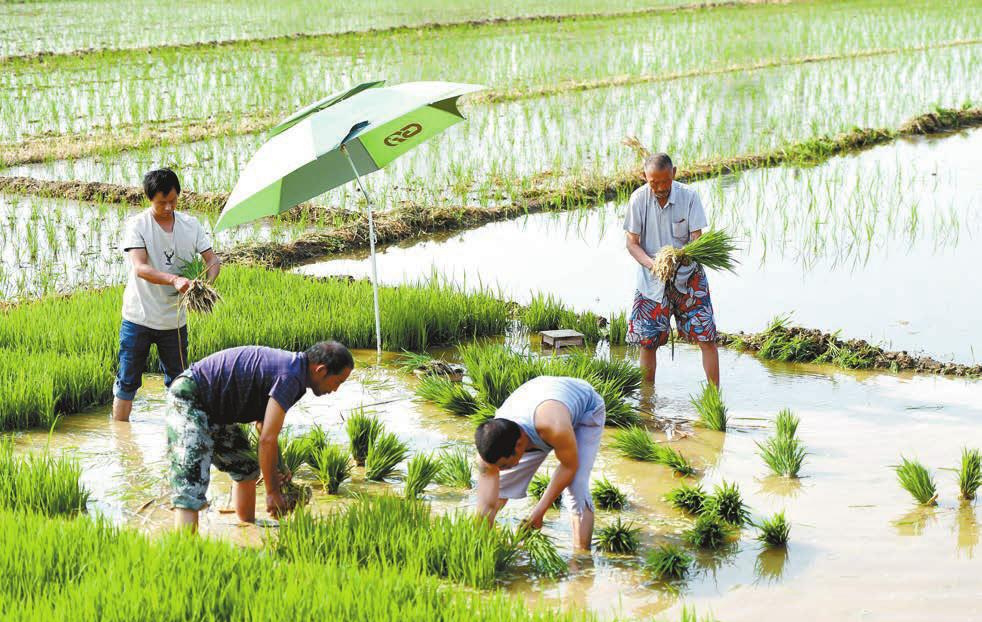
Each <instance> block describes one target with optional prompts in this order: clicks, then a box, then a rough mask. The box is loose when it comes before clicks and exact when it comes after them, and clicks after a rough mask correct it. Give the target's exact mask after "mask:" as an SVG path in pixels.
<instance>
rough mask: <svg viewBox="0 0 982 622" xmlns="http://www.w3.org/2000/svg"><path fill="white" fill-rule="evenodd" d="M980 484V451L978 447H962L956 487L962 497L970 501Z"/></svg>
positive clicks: (981, 473)
mask: <svg viewBox="0 0 982 622" xmlns="http://www.w3.org/2000/svg"><path fill="white" fill-rule="evenodd" d="M979 486H982V452H979V450H978V449H968V448H967V447H965V448H963V449H962V464H961V468H960V469H959V470H958V489H959V490H960V491H961V497H962V499H964V500H966V501H971V500H972V499H974V498H975V493H976V491H977V490H978V489H979Z"/></svg>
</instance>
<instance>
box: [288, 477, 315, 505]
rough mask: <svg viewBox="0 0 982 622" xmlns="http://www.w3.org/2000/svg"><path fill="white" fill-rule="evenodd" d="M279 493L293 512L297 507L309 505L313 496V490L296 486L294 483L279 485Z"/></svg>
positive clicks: (299, 485) (304, 485) (300, 485)
mask: <svg viewBox="0 0 982 622" xmlns="http://www.w3.org/2000/svg"><path fill="white" fill-rule="evenodd" d="M280 493H281V494H282V495H283V498H284V499H285V500H286V504H287V507H288V508H290V510H294V509H296V508H298V507H301V506H304V505H307V504H308V503H310V499H311V497H313V496H314V490H313V489H312V488H311V487H310V486H307V485H306V484H298V483H296V482H294V481H289V482H284V483H283V484H281V485H280Z"/></svg>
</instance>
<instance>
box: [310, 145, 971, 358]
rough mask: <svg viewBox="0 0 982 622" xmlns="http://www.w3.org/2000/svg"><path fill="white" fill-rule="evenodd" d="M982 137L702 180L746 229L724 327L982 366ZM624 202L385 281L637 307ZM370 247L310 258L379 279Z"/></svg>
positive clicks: (387, 264) (473, 244) (439, 251)
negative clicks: (782, 329)
mask: <svg viewBox="0 0 982 622" xmlns="http://www.w3.org/2000/svg"><path fill="white" fill-rule="evenodd" d="M980 167H982V131H980V130H973V131H970V132H965V133H962V134H958V135H954V136H948V137H944V138H928V139H923V138H922V139H916V140H909V141H901V142H898V143H894V144H890V145H886V146H883V147H878V148H875V149H872V150H869V151H866V152H862V153H858V154H854V155H848V156H844V157H839V158H834V159H832V160H830V161H828V162H827V163H824V164H822V165H819V166H817V167H814V168H806V169H798V168H777V169H764V170H757V171H751V172H746V173H743V174H740V175H735V176H727V177H723V178H719V179H713V180H707V181H703V182H698V183H696V184H695V185H694V187H695V188H696V189H697V190H698V191H699V193H700V195H701V197H702V200H703V204H704V205H705V208H706V212H707V215H708V218H709V222H710V226H712V227H717V228H722V229H726V230H728V231H730V232H732V233H734V234H735V235H737V236H738V237H740V238H741V240H742V244H743V246H744V252H743V255H742V257H741V265H740V266H738V268H737V271H736V274H730V273H712V274H710V275H709V280H710V288H711V291H712V296H713V303H714V309H715V311H716V315H717V323H718V325H719V327H720V328H721V329H723V330H726V331H729V332H737V331H747V332H754V331H759V330H763V329H764V328H765V327H766V325H767V323H768V322H769V321H770V320H771V319H772V318H773V317H775V316H776V315H780V314H792V320H793V321H794V322H796V323H799V324H801V325H803V326H807V327H809V328H820V329H823V330H826V331H837V330H841V331H842V334H843V335H844V336H846V337H850V338H851V337H861V338H866V339H868V340H870V341H873V342H876V343H882V344H884V345H885V346H888V348H889V349H895V350H908V351H911V352H924V353H927V354H930V355H932V356H935V357H937V358H940V359H944V360H955V361H958V362H962V363H975V362H978V361H979V360H980V357H982V351H979V350H978V348H977V344H978V328H977V326H976V323H975V322H973V321H971V320H968V317H969V316H970V315H972V311H970V310H971V309H977V308H979V306H982V288H980V287H978V285H977V280H976V279H974V278H973V276H972V275H971V273H970V272H971V269H970V268H969V267H970V266H975V265H979V263H980V262H982V246H980V245H979V241H980V239H982V224H980V221H979V219H978V217H977V216H978V211H979V209H980V208H982V181H980V178H979V175H978V170H979V169H980ZM625 209H626V205H625V204H624V203H611V204H609V205H607V206H606V207H604V208H603V209H591V210H584V211H581V212H574V213H565V214H537V215H533V216H528V217H524V218H521V219H517V220H512V221H508V222H499V223H493V224H489V225H485V226H482V227H480V228H478V229H475V230H471V231H466V232H463V233H459V234H454V235H450V236H443V237H441V238H436V239H433V240H429V241H424V242H420V243H415V244H408V245H401V246H392V247H389V248H386V249H385V250H384V251H383V252H381V253H380V254H379V256H378V266H379V268H378V269H379V278H380V280H381V281H382V282H385V283H397V282H402V281H414V280H417V279H418V278H419V277H420V276H425V275H428V274H430V273H431V272H432V271H438V272H439V273H440V274H442V275H444V276H449V277H452V278H454V279H455V280H456V281H457V282H459V283H464V284H466V285H468V286H471V287H474V288H478V287H486V286H491V287H494V288H498V289H500V291H501V292H502V295H504V296H507V297H510V298H514V299H517V300H519V301H521V302H527V301H528V300H529V299H530V298H531V296H532V295H533V294H534V293H540V292H541V293H548V294H552V295H553V296H555V297H556V298H557V299H560V300H562V301H564V302H566V303H567V304H570V305H572V306H574V307H575V308H577V309H580V310H592V311H595V312H598V313H612V312H619V311H624V310H629V308H630V304H631V296H632V294H633V283H634V276H635V268H636V264H635V263H634V261H633V259H631V257H630V256H629V255H628V254H627V252H626V251H625V249H624V233H623V230H622V223H623V215H624V211H625ZM369 265H370V264H369V262H368V261H367V260H366V259H365V254H364V253H361V254H358V255H356V256H352V257H349V258H342V259H334V260H330V261H325V262H322V263H317V264H313V265H310V266H305V267H303V268H300V271H302V272H305V273H308V274H316V275H329V274H350V275H354V276H356V277H365V276H367V275H368V274H369V269H370V268H369Z"/></svg>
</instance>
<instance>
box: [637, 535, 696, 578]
mask: <svg viewBox="0 0 982 622" xmlns="http://www.w3.org/2000/svg"><path fill="white" fill-rule="evenodd" d="M692 562H693V558H692V556H691V555H689V554H688V553H686V552H685V551H684V550H682V549H681V548H679V547H677V546H674V545H671V544H662V545H660V546H659V547H658V548H656V549H655V550H653V551H651V553H649V554H648V557H647V559H646V560H645V563H644V568H645V570H647V571H648V572H650V573H651V574H653V575H654V576H655V577H656V578H657V579H659V580H661V581H679V580H681V579H684V578H685V577H686V575H688V574H689V570H690V569H691V568H692Z"/></svg>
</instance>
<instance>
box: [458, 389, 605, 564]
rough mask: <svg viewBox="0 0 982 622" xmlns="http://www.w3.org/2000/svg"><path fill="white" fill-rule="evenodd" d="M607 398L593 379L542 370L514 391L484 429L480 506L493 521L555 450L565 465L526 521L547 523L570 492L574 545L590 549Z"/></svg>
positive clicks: (478, 439) (479, 441) (480, 431)
mask: <svg viewBox="0 0 982 622" xmlns="http://www.w3.org/2000/svg"><path fill="white" fill-rule="evenodd" d="M605 418H606V411H605V410H604V401H603V398H602V397H600V395H599V394H598V393H597V392H596V391H595V390H594V388H593V387H592V386H591V385H590V383H589V382H587V381H586V380H580V379H578V378H565V377H559V376H539V377H538V378H533V379H532V380H529V381H528V382H526V383H525V384H523V385H522V386H520V387H519V388H518V389H516V390H515V392H514V393H512V394H511V395H510V396H508V399H506V400H505V402H504V403H503V404H502V405H501V408H499V409H498V411H497V413H496V414H495V416H494V418H493V419H491V420H489V421H486V422H484V423H482V424H481V425H480V426H478V428H477V432H476V433H475V435H474V441H475V444H476V445H477V453H478V456H479V459H478V471H479V475H478V481H477V511H478V512H479V513H480V514H483V515H485V516H487V517H488V520H489V521H494V517H495V515H497V513H498V511H499V510H500V509H501V508H502V507H504V505H505V503H507V502H508V499H522V498H524V497H525V496H526V495H527V494H528V487H529V482H531V481H532V477H533V476H534V475H535V472H536V470H538V468H539V466H540V465H541V464H542V462H543V460H545V459H546V456H547V455H548V454H549V452H550V451H555V452H556V458H558V459H559V467H558V468H557V469H556V471H555V473H553V476H552V481H550V482H549V486H548V487H547V488H546V491H545V493H543V495H542V498H541V499H539V502H538V503H537V504H536V506H535V508H534V509H533V510H532V513H531V514H530V515H529V517H528V519H527V520H526V522H527V524H528V525H529V526H530V527H533V528H535V529H539V528H541V527H542V519H543V517H544V516H545V513H546V511H547V510H548V509H549V507H550V506H551V505H552V503H553V501H555V500H556V499H557V498H558V497H559V495H560V494H562V492H563V490H564V489H565V490H567V491H568V493H569V494H568V496H567V498H566V506H567V508H568V509H569V510H570V512H571V513H572V518H573V545H574V546H576V547H578V548H580V549H583V550H589V549H590V541H591V539H592V538H593V498H592V497H591V495H590V471H591V470H592V469H593V462H594V460H595V459H596V457H597V451H598V450H599V449H600V437H601V435H602V433H603V429H604V419H605Z"/></svg>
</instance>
